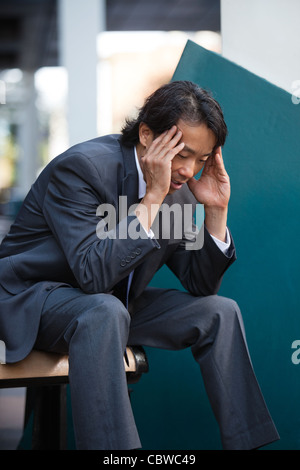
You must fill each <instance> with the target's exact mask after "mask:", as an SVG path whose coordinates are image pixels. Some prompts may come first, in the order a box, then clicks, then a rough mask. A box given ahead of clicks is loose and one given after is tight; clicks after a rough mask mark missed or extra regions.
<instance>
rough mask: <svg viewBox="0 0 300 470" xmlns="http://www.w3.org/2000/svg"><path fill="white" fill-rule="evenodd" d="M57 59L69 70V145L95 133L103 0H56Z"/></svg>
mask: <svg viewBox="0 0 300 470" xmlns="http://www.w3.org/2000/svg"><path fill="white" fill-rule="evenodd" d="M58 14H59V26H60V33H59V38H60V62H61V65H62V66H64V67H66V69H67V72H68V98H67V120H68V134H69V145H73V144H75V143H78V142H81V141H84V140H87V139H90V138H94V137H96V136H97V62H98V59H97V35H98V33H99V32H100V31H101V29H103V28H104V24H105V23H104V22H105V0H88V1H86V0H59V9H58Z"/></svg>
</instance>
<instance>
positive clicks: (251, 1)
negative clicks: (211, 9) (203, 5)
mask: <svg viewBox="0 0 300 470" xmlns="http://www.w3.org/2000/svg"><path fill="white" fill-rule="evenodd" d="M299 17H300V2H299V0H288V1H287V0H221V33H222V54H223V56H224V57H226V58H227V59H229V60H232V61H233V62H236V63H237V64H239V65H241V66H242V67H245V68H246V69H247V70H250V71H251V72H253V73H255V74H257V75H259V76H261V77H263V78H265V79H266V80H268V81H270V82H271V83H273V84H275V85H277V86H279V87H281V88H283V89H285V90H286V91H288V92H289V93H292V91H293V84H294V83H295V81H297V80H300V60H299V57H300V28H299Z"/></svg>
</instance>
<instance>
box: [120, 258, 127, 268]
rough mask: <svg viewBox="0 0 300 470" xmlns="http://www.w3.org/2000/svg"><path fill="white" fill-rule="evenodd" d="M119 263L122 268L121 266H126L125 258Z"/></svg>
mask: <svg viewBox="0 0 300 470" xmlns="http://www.w3.org/2000/svg"><path fill="white" fill-rule="evenodd" d="M120 264H121V266H122V268H123V267H124V266H126V261H125V259H122V261H121V263H120Z"/></svg>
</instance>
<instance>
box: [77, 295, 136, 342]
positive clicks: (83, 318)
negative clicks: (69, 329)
mask: <svg viewBox="0 0 300 470" xmlns="http://www.w3.org/2000/svg"><path fill="white" fill-rule="evenodd" d="M86 300H87V302H86V309H85V310H84V311H83V312H82V313H81V314H80V316H79V317H78V318H77V321H76V329H78V328H80V329H82V328H88V329H89V330H90V332H91V333H92V334H94V333H95V332H97V331H99V329H101V330H102V331H103V330H104V329H105V330H106V331H111V332H112V331H116V330H119V331H124V332H125V331H128V330H129V326H130V315H129V313H128V311H127V309H126V308H125V306H124V305H123V304H122V302H120V300H119V299H117V298H116V297H114V296H113V295H109V294H92V295H87V299H86Z"/></svg>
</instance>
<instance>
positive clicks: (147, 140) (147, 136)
mask: <svg viewBox="0 0 300 470" xmlns="http://www.w3.org/2000/svg"><path fill="white" fill-rule="evenodd" d="M153 138H154V135H153V132H152V130H151V129H150V127H149V126H147V124H145V123H144V122H141V123H140V127H139V139H140V143H141V144H142V145H143V147H146V148H148V147H149V146H150V145H151V143H152V141H153Z"/></svg>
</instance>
